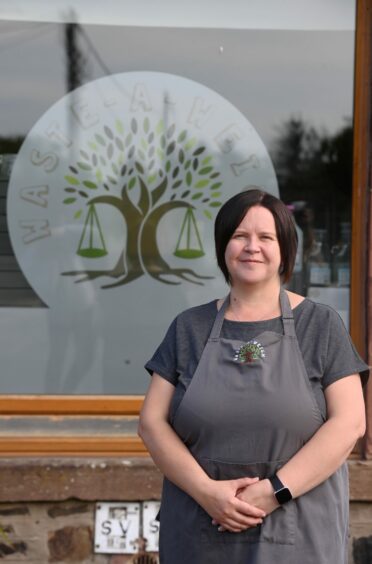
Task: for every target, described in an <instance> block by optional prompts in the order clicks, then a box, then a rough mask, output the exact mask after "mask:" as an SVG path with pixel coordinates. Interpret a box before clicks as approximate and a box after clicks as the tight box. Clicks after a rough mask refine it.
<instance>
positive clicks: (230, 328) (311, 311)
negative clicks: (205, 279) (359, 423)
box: [145, 298, 369, 415]
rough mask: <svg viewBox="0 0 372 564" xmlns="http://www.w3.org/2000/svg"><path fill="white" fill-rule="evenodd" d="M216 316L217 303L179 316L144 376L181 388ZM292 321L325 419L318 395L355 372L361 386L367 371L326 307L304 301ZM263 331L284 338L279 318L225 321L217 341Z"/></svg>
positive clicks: (244, 337)
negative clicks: (359, 377)
mask: <svg viewBox="0 0 372 564" xmlns="http://www.w3.org/2000/svg"><path fill="white" fill-rule="evenodd" d="M216 314H217V300H213V301H212V302H209V303H207V304H204V305H201V306H196V307H193V308H190V309H188V310H186V311H184V312H182V313H180V314H179V315H178V316H177V317H176V318H175V319H174V320H173V322H172V323H171V325H170V327H169V329H168V331H167V333H166V335H165V337H164V339H163V341H162V343H161V344H160V346H159V347H158V349H157V350H156V352H155V354H154V355H153V357H152V358H151V360H149V361H148V362H147V363H146V365H145V367H146V369H147V370H148V372H149V373H150V374H152V373H153V372H157V373H158V374H159V375H160V376H162V377H163V378H165V379H166V380H168V382H170V383H171V384H173V385H174V386H176V385H177V383H178V382H180V384H181V386H182V387H184V388H185V389H186V387H187V385H188V383H189V382H190V379H191V378H192V376H193V374H194V372H195V370H196V367H197V365H198V363H199V360H200V357H201V354H202V351H203V349H204V347H205V344H206V342H207V340H208V337H209V334H210V332H211V329H212V326H213V322H214V319H215V317H216ZM293 316H294V322H295V329H296V335H297V339H298V342H299V346H300V350H301V353H302V356H303V359H304V364H305V368H306V371H307V374H308V377H309V379H310V382H311V385H312V388H313V391H314V393H315V396H316V399H317V402H318V405H319V408H320V410H321V412H322V414H323V415H325V409H326V408H325V401H324V395H323V391H322V390H324V389H325V388H326V387H327V386H329V385H330V384H332V383H333V382H335V381H336V380H339V379H340V378H343V377H345V376H349V375H350V374H354V373H358V372H359V373H360V375H361V377H362V381H363V384H365V383H366V381H367V379H368V375H369V368H368V366H367V364H366V363H365V362H364V361H363V360H362V359H361V357H360V356H359V354H358V353H357V351H356V349H355V347H354V345H353V343H352V341H351V339H350V336H349V334H348V332H347V330H346V328H345V325H344V323H343V321H342V319H341V317H340V316H339V315H338V313H337V312H336V311H335V310H333V309H332V308H331V307H329V306H327V305H323V304H318V303H315V302H312V301H311V300H309V299H308V298H305V299H304V301H303V302H301V303H300V304H299V305H298V306H297V307H295V308H294V309H293ZM262 331H275V332H276V333H283V325H282V321H281V318H280V317H277V318H274V319H269V320H266V321H247V322H241V321H230V320H227V319H225V320H224V322H223V325H222V331H221V337H224V338H227V339H239V340H243V341H249V340H250V339H253V338H255V337H256V336H257V335H258V334H260V333H261V332H262ZM181 395H182V394H181ZM179 399H180V400H181V399H182V398H181V397H180V398H179Z"/></svg>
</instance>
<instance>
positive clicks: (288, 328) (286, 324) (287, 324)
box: [279, 287, 296, 337]
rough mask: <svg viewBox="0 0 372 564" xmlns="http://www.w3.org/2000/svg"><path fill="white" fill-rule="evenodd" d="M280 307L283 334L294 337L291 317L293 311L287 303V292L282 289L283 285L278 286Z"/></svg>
mask: <svg viewBox="0 0 372 564" xmlns="http://www.w3.org/2000/svg"><path fill="white" fill-rule="evenodd" d="M279 300H280V309H281V310H282V322H283V331H284V335H287V336H288V337H295V336H296V332H295V325H294V319H293V311H292V308H291V304H290V303H289V298H288V296H287V292H286V291H285V290H284V288H283V287H281V288H280V295H279Z"/></svg>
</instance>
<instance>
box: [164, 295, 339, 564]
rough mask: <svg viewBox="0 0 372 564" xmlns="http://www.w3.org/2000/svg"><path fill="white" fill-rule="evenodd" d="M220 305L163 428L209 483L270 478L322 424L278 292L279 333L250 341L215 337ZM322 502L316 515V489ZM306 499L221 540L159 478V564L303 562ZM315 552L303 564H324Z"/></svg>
mask: <svg viewBox="0 0 372 564" xmlns="http://www.w3.org/2000/svg"><path fill="white" fill-rule="evenodd" d="M228 303H229V297H227V298H226V300H225V302H224V304H223V305H222V307H221V308H220V310H219V312H218V313H217V316H216V319H215V322H214V324H213V328H212V331H211V334H210V337H209V339H208V342H207V344H206V346H205V348H204V350H203V353H202V356H201V358H200V361H199V364H198V366H197V369H196V371H195V373H194V375H193V377H192V379H191V381H190V384H189V386H188V387H187V389H186V392H185V394H184V396H183V398H182V400H181V403H180V404H179V406H178V409H177V411H176V413H175V414H173V419H172V420H171V424H172V426H173V428H174V430H175V431H176V433H177V434H178V436H179V437H180V438H181V439H182V441H183V442H184V443H185V444H186V446H187V447H188V449H189V450H190V452H191V453H192V454H193V456H194V457H195V459H196V460H197V461H198V463H199V464H200V465H201V466H202V467H203V469H204V470H205V472H206V473H207V474H208V475H209V476H210V477H211V478H213V479H215V480H226V479H234V478H240V477H243V476H249V477H253V476H258V477H259V478H260V479H263V478H268V477H270V476H272V475H273V474H274V473H275V472H276V471H278V470H279V468H281V466H283V465H284V464H285V463H286V462H287V461H288V460H289V459H290V458H291V457H292V456H293V455H294V454H295V453H296V452H297V451H298V450H299V449H300V448H301V447H302V446H303V445H304V444H305V443H306V442H307V441H308V440H309V439H310V438H311V437H312V436H313V434H314V433H315V432H316V431H317V429H318V428H319V427H320V426H321V425H322V424H323V422H324V420H323V418H322V415H321V413H320V410H319V407H318V405H317V403H316V400H315V397H314V395H313V393H312V390H311V385H310V381H309V378H308V375H307V373H306V369H305V366H304V363H303V359H302V354H301V352H300V349H299V346H298V342H297V337H296V334H295V327H294V319H293V313H292V310H291V307H290V303H289V300H288V297H287V294H286V292H285V291H284V290H283V289H281V291H280V306H281V312H282V321H283V334H278V333H275V332H272V331H264V332H262V333H260V334H259V335H257V336H256V337H255V338H254V339H252V340H251V341H249V342H248V343H247V342H244V341H239V340H231V339H224V338H221V336H220V334H221V328H222V324H223V320H224V314H225V311H226V308H227V306H228ZM325 484H327V482H325ZM322 486H324V485H323V484H322ZM319 488H320V489H322V490H324V487H323V488H321V487H320V486H319V487H318V488H315V490H313V492H314V491H316V490H317V489H319ZM310 493H312V492H309V494H310ZM309 494H306V495H307V497H308V498H309V499H310V505H311V503H312V500H311V496H310V495H309ZM321 496H323V500H322V502H321V503H322V505H320V506H319V507H320V508H321V507H324V491H322V493H321V494H320V497H321ZM305 498H306V496H302V497H301V498H299V500H292V501H290V502H289V503H287V504H285V505H283V506H282V507H279V508H278V509H277V510H276V511H274V512H273V513H272V514H271V515H269V516H267V517H266V518H265V519H264V522H263V524H262V525H261V526H258V527H254V528H251V529H248V530H247V531H242V532H241V533H230V532H228V531H225V532H223V533H221V532H218V530H217V527H216V526H213V525H212V524H211V517H210V516H209V515H208V514H207V513H206V512H205V511H204V510H203V509H202V508H201V507H200V506H199V505H198V504H197V503H196V502H195V501H194V500H193V499H192V498H190V497H189V496H188V495H187V494H185V493H184V492H183V491H182V490H180V489H179V488H177V487H176V486H175V485H174V484H172V483H171V482H169V481H168V480H165V482H164V489H163V499H162V509H161V518H160V522H161V526H160V556H161V564H176V563H177V564H186V563H187V564H190V563H191V564H271V561H274V559H275V563H276V564H281V563H283V564H284V563H285V564H291V563H292V564H299V562H301V563H302V562H303V563H304V564H305V563H307V560H303V558H302V557H301V558H300V556H301V554H300V552H299V550H298V549H299V546H300V545H303V543H304V542H305V545H306V546H307V545H309V542H310V543H311V542H312V543H313V542H314V540H311V539H310V538H309V539H308V540H306V538H307V536H308V533H306V535H307V536H306V535H305V536H304V535H302V534H299V532H298V529H299V527H300V526H303V527H305V528H306V527H307V523H306V521H307V519H308V518H307V507H306V503H305V507H304V508H300V511H298V502H299V501H300V500H301V503H302V504H303V501H304V500H306V499H305ZM299 513H300V515H299ZM302 514H303V515H304V516H305V517H306V518H305V522H304V523H303V525H301V524H300V523H299V518H301V515H302ZM300 520H301V519H300ZM310 530H311V529H310ZM315 533H316V531H315ZM323 535H324V531H323ZM302 536H303V537H304V538H303V539H302V540H301V541H300V544H299V543H298V542H297V541H298V539H301V537H302ZM320 545H321V543H320ZM296 546H297V548H296ZM308 548H309V547H308ZM303 550H304V547H303V546H302V548H301V552H302V553H303ZM309 550H310V548H309ZM309 554H310V553H309ZM314 555H315V553H314V551H313V552H312V557H311V560H309V563H310V562H311V563H313V562H317V564H321V563H322V562H323V560H319V559H314ZM326 557H328V558H327V559H325V558H326ZM323 558H324V562H327V564H343V562H344V561H343V560H342V559H340V558H338V560H334V561H333V560H330V559H329V553H328V554H325V555H323ZM345 562H346V561H345Z"/></svg>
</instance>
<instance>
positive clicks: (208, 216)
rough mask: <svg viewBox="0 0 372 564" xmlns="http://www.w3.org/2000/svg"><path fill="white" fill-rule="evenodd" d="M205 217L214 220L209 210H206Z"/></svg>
mask: <svg viewBox="0 0 372 564" xmlns="http://www.w3.org/2000/svg"><path fill="white" fill-rule="evenodd" d="M204 215H205V217H207V218H208V219H212V217H213V216H212V214H211V212H210V211H209V210H204Z"/></svg>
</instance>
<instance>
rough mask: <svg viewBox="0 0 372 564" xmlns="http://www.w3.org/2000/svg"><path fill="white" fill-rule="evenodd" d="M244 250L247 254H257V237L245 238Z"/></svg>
mask: <svg viewBox="0 0 372 564" xmlns="http://www.w3.org/2000/svg"><path fill="white" fill-rule="evenodd" d="M244 250H245V251H246V252H247V253H251V254H254V253H258V252H259V250H260V249H259V246H258V239H257V237H247V239H246V242H245V245H244Z"/></svg>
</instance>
